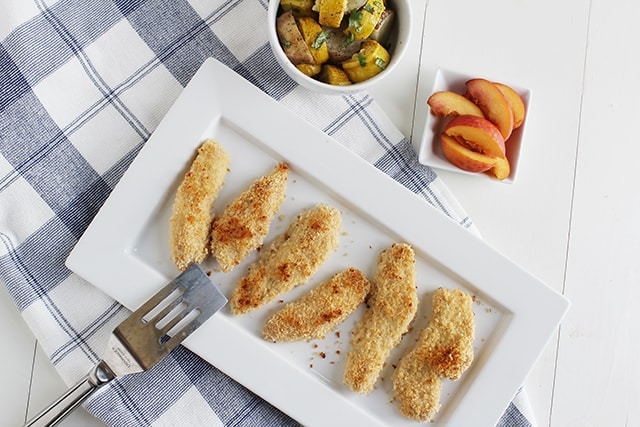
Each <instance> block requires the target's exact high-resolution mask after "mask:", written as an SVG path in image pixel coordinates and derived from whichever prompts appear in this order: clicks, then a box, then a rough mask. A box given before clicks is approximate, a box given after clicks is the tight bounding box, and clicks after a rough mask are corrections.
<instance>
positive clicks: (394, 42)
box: [267, 0, 411, 95]
mask: <svg viewBox="0 0 640 427" xmlns="http://www.w3.org/2000/svg"><path fill="white" fill-rule="evenodd" d="M387 5H388V7H390V8H392V9H393V10H394V11H395V13H396V16H395V22H394V24H393V33H392V37H391V47H390V48H389V54H390V55H391V60H390V61H389V64H388V65H387V67H386V68H385V69H384V70H383V71H382V72H381V73H379V74H377V75H376V76H374V77H372V78H370V79H368V80H365V81H363V82H360V83H354V84H351V85H348V86H334V85H330V84H327V83H323V82H321V81H318V80H316V79H313V78H312V77H309V76H307V75H305V74H303V73H302V72H301V71H300V70H298V69H297V68H296V67H295V66H294V65H293V64H292V63H291V61H289V59H288V58H287V56H286V55H285V53H284V51H283V50H282V47H281V46H280V41H279V40H278V34H277V32H276V18H277V17H278V12H279V8H280V0H271V1H270V2H269V10H268V14H267V16H268V17H267V20H268V27H269V30H268V32H269V43H270V45H271V50H272V51H273V53H274V55H275V57H276V59H277V60H278V63H279V64H280V65H281V66H282V68H283V69H284V70H285V72H286V73H287V74H288V75H289V76H290V77H291V78H292V79H293V80H295V81H296V82H297V83H298V84H300V85H301V86H304V87H305V88H307V89H309V90H312V91H315V92H320V93H325V94H329V95H344V94H348V93H354V92H360V91H363V90H367V89H368V88H370V87H372V86H373V85H375V84H376V83H377V82H379V81H380V80H381V79H383V78H385V76H388V75H389V74H390V73H392V72H393V70H394V68H395V67H396V65H397V64H398V63H399V62H400V61H401V60H402V57H403V56H404V54H405V52H406V50H407V46H408V43H409V37H410V35H411V4H410V0H387Z"/></svg>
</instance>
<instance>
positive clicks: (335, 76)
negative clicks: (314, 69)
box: [318, 64, 351, 86]
mask: <svg viewBox="0 0 640 427" xmlns="http://www.w3.org/2000/svg"><path fill="white" fill-rule="evenodd" d="M318 80H320V81H321V82H324V83H328V84H330V85H335V86H346V85H350V84H351V80H349V76H347V73H345V72H344V70H343V69H342V68H340V67H339V66H337V65H331V64H325V65H323V66H322V71H321V72H320V74H318Z"/></svg>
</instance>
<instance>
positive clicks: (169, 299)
mask: <svg viewBox="0 0 640 427" xmlns="http://www.w3.org/2000/svg"><path fill="white" fill-rule="evenodd" d="M226 303H227V298H225V296H224V295H223V294H222V293H221V292H220V290H219V289H218V288H217V287H216V286H215V285H214V284H213V283H212V282H211V279H209V277H208V276H207V274H206V273H205V272H204V271H203V270H202V268H200V266H198V265H197V264H192V265H191V266H190V267H188V268H187V269H186V270H185V271H184V272H182V273H181V274H180V275H178V276H177V277H176V278H175V279H173V280H172V281H171V282H170V283H169V284H168V285H167V286H165V287H164V288H162V289H161V290H160V291H159V292H158V293H157V294H155V295H154V296H153V297H151V298H150V299H149V300H148V301H147V302H145V303H144V304H143V305H142V306H141V307H140V308H138V309H137V310H136V311H134V312H133V313H132V314H131V315H130V316H129V317H128V318H127V319H125V320H124V321H123V322H122V323H120V325H118V327H117V328H116V329H115V330H114V332H113V333H114V335H116V336H117V337H118V338H119V339H120V341H122V343H123V344H124V345H125V346H126V347H128V349H129V351H130V352H131V354H132V355H133V356H134V358H135V359H136V360H137V361H138V363H139V364H140V366H142V368H143V369H144V370H146V369H149V368H151V367H152V366H153V365H155V364H156V363H158V362H159V361H160V359H162V358H163V357H164V356H166V355H167V354H168V353H169V352H170V351H171V350H173V349H174V348H175V347H176V346H178V344H180V343H181V342H182V341H183V340H184V339H185V338H186V337H188V336H189V335H190V334H191V333H192V332H193V331H195V330H196V329H198V327H200V325H202V324H203V323H204V322H205V321H206V320H207V319H208V318H209V317H211V316H212V315H213V314H215V313H216V312H217V311H218V310H220V309H221V308H222V307H224V306H225V304H226Z"/></svg>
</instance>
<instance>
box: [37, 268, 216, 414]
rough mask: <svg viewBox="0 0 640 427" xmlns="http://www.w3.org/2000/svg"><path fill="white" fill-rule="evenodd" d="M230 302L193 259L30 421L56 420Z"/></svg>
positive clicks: (149, 362) (144, 365)
mask: <svg viewBox="0 0 640 427" xmlns="http://www.w3.org/2000/svg"><path fill="white" fill-rule="evenodd" d="M226 303H227V299H226V298H225V296H224V295H223V294H222V293H221V292H220V291H219V290H218V288H217V287H216V286H215V285H214V284H213V283H212V282H211V280H210V279H209V277H208V276H207V275H206V273H205V272H204V271H203V270H202V269H201V268H200V267H199V266H198V265H196V264H193V265H191V266H190V267H189V268H187V269H186V270H185V271H184V272H182V273H181V274H180V275H179V276H177V277H176V278H175V279H174V280H173V281H171V282H170V283H169V284H168V285H167V286H165V287H164V288H162V289H161V290H160V292H158V293H157V294H155V295H154V296H153V297H151V299H149V300H148V301H147V302H145V303H144V304H143V305H142V306H141V307H140V308H139V309H137V310H136V311H135V312H133V313H132V314H131V315H130V316H129V317H128V318H127V319H125V320H124V321H123V322H122V323H120V324H119V325H118V326H117V327H116V329H115V330H114V331H113V333H112V334H111V337H110V338H109V344H108V348H107V351H106V353H105V355H104V357H103V359H102V361H100V363H98V364H97V365H96V366H95V367H94V368H93V369H92V370H91V372H89V373H88V374H87V376H86V377H84V378H83V379H82V380H81V381H80V382H79V383H78V384H76V385H75V386H74V387H72V388H71V389H69V390H68V391H67V392H66V393H65V394H64V395H63V396H61V397H60V398H59V399H58V400H57V401H55V402H54V403H52V404H51V405H50V406H49V407H48V408H46V409H45V410H44V411H42V412H41V413H40V414H38V415H36V416H35V417H34V418H33V419H32V420H31V421H29V422H28V423H27V424H26V426H54V425H56V424H58V422H60V421H61V420H62V419H63V418H64V417H65V416H66V415H68V414H69V413H70V412H71V411H72V410H73V409H75V408H76V407H77V406H78V405H80V404H81V403H82V402H83V401H84V400H86V399H87V398H88V397H89V396H91V394H93V393H94V392H95V391H96V390H97V389H99V388H100V387H102V386H103V385H105V384H107V383H108V382H110V381H111V380H113V379H114V378H116V377H120V376H123V375H128V374H133V373H136V372H142V371H146V370H147V369H149V368H151V367H152V366H153V365H155V364H156V363H158V362H159V361H160V359H162V358H163V357H164V356H166V355H167V354H168V353H169V352H170V351H171V350H173V349H174V348H175V347H176V346H177V345H178V344H180V343H181V342H182V341H183V340H184V339H185V338H186V337H187V336H189V334H191V333H192V332H193V331H195V330H196V329H197V328H198V327H199V326H200V325H202V324H203V323H204V322H205V321H206V320H207V319H208V318H209V317H211V316H212V315H213V314H215V313H216V312H217V311H218V310H220V309H221V308H222V307H224V305H225V304H226Z"/></svg>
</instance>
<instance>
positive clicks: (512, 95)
mask: <svg viewBox="0 0 640 427" xmlns="http://www.w3.org/2000/svg"><path fill="white" fill-rule="evenodd" d="M493 84H494V85H496V86H497V87H498V89H500V92H502V94H503V95H504V97H505V98H507V101H509V105H510V106H511V110H512V111H513V128H514V129H516V128H519V127H520V126H521V125H522V122H524V115H525V113H526V111H525V109H526V107H525V106H524V101H523V100H522V98H521V97H520V95H519V94H518V92H516V91H515V90H514V89H513V88H512V87H511V86H508V85H506V84H504V83H498V82H493Z"/></svg>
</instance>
